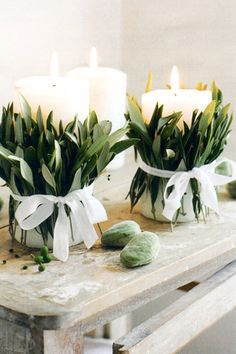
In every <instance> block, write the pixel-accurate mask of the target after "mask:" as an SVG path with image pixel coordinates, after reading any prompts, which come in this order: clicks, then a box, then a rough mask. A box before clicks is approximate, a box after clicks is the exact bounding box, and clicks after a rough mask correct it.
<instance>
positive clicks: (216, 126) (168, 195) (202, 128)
mask: <svg viewBox="0 0 236 354" xmlns="http://www.w3.org/2000/svg"><path fill="white" fill-rule="evenodd" d="M202 88H203V89H204V88H205V87H203V86H202V85H198V89H202ZM229 108H230V105H229V104H227V105H226V106H223V104H222V92H221V91H220V89H219V88H218V87H217V85H216V83H215V82H213V85H212V101H211V102H210V104H209V105H208V106H207V107H206V109H205V110H204V111H203V112H199V111H198V110H195V111H194V112H193V113H192V117H191V121H190V124H186V122H185V121H183V126H182V124H181V125H179V124H178V122H179V121H180V119H181V116H182V113H181V112H174V113H173V114H171V115H169V116H167V117H165V116H163V106H159V104H158V103H157V105H156V108H155V110H154V112H153V114H152V117H151V120H150V121H149V122H146V121H145V118H144V116H143V114H142V109H141V107H140V106H139V104H138V102H137V101H136V99H135V98H134V97H129V98H128V114H127V115H126V119H127V121H128V122H129V127H130V131H129V133H128V136H129V137H130V138H131V139H140V141H139V142H138V143H137V144H136V147H135V153H136V158H137V157H138V164H139V168H138V169H137V171H136V173H135V176H134V177H133V180H132V183H131V186H130V191H129V197H130V200H131V209H133V208H134V206H135V205H136V203H137V202H138V201H139V200H140V199H141V212H142V214H143V215H145V216H147V217H150V218H153V219H157V220H160V221H168V220H169V221H172V222H176V221H190V220H193V219H194V218H196V219H197V220H198V219H199V218H202V217H203V218H204V219H205V218H206V217H207V214H208V209H209V208H210V209H213V210H214V211H215V212H217V213H218V203H217V196H216V192H215V187H214V186H215V185H221V184H225V183H228V182H230V181H231V180H234V179H235V178H236V177H235V167H234V166H235V165H234V163H233V162H231V161H229V160H227V161H217V159H218V157H219V156H220V155H221V153H222V152H223V150H224V148H225V146H226V144H227V140H228V136H229V133H230V125H231V122H232V119H233V116H232V114H230V113H229ZM223 163H224V164H225V163H226V164H228V165H230V170H231V172H230V176H225V175H222V174H220V173H217V172H216V169H217V167H219V166H220V165H222V164H223Z"/></svg>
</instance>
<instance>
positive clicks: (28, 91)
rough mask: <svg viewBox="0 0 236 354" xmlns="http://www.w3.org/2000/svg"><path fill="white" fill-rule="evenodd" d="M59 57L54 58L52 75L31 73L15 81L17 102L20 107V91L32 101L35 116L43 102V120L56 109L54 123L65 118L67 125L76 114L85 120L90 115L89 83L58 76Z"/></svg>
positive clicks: (64, 121) (54, 55)
mask: <svg viewBox="0 0 236 354" xmlns="http://www.w3.org/2000/svg"><path fill="white" fill-rule="evenodd" d="M58 67H59V65H58V57H57V55H56V54H55V53H54V54H53V56H52V59H51V65H50V68H51V70H50V71H51V75H50V76H31V77H27V78H24V79H21V80H19V81H17V82H15V89H16V92H17V100H18V103H17V102H16V105H17V106H18V107H19V94H20V95H22V96H24V97H25V99H26V100H27V101H28V102H29V104H30V106H31V109H32V113H33V116H35V114H36V112H37V109H38V106H39V105H40V107H41V110H42V113H43V116H44V119H45V118H46V117H47V116H48V114H49V113H50V112H51V111H53V117H54V122H55V123H59V121H60V120H62V122H63V125H64V126H65V125H66V124H67V123H68V122H69V121H72V120H73V119H74V117H75V115H76V114H77V115H78V118H79V119H80V120H81V121H84V119H85V118H87V116H88V114H89V83H88V81H85V80H80V81H79V80H73V79H69V78H63V77H59V75H58V72H59V69H58Z"/></svg>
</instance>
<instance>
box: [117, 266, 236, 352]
mask: <svg viewBox="0 0 236 354" xmlns="http://www.w3.org/2000/svg"><path fill="white" fill-rule="evenodd" d="M235 307H236V262H234V263H232V264H230V265H228V266H227V267H226V268H224V269H223V270H220V271H219V272H218V273H216V274H215V275H213V276H212V277H211V278H209V279H208V280H206V281H204V282H203V283H201V284H200V285H197V286H196V287H195V288H193V289H192V290H190V291H189V293H187V294H185V295H183V296H182V297H181V298H180V299H178V300H177V301H176V302H175V303H173V304H171V305H170V306H168V307H167V308H166V309H164V310H163V311H161V312H160V313H158V314H157V315H155V316H153V317H152V318H151V319H149V320H147V321H146V322H144V323H143V324H141V325H140V326H138V327H137V328H135V329H133V330H132V331H131V332H130V333H129V334H128V335H126V336H125V337H123V338H121V339H119V340H118V341H117V342H116V343H114V345H113V353H114V354H119V353H123V354H141V353H145V354H154V353H155V354H163V353H165V354H172V353H176V352H177V351H178V350H180V349H181V347H183V346H184V345H186V344H187V343H189V342H190V341H191V340H192V339H193V338H194V337H196V336H197V335H199V334H200V333H201V332H202V331H203V330H205V329H207V328H208V327H209V326H211V325H212V324H214V323H215V322H216V321H218V320H219V319H220V318H222V317H223V316H224V315H226V314H227V313H229V312H230V311H231V310H232V309H234V308H235Z"/></svg>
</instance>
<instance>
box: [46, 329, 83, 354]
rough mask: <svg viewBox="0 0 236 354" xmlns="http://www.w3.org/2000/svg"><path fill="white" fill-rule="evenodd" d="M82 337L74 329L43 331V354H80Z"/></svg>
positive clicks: (81, 351)
mask: <svg viewBox="0 0 236 354" xmlns="http://www.w3.org/2000/svg"><path fill="white" fill-rule="evenodd" d="M82 353H83V337H82V336H81V335H80V332H79V330H78V329H76V327H74V328H69V329H63V330H58V331H44V354H82Z"/></svg>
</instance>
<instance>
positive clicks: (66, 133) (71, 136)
mask: <svg viewBox="0 0 236 354" xmlns="http://www.w3.org/2000/svg"><path fill="white" fill-rule="evenodd" d="M65 135H66V136H68V137H69V138H70V140H71V141H72V142H73V143H74V144H75V145H76V146H79V144H78V141H77V139H76V137H75V135H73V134H71V133H69V132H67V131H66V132H65Z"/></svg>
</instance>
